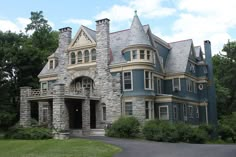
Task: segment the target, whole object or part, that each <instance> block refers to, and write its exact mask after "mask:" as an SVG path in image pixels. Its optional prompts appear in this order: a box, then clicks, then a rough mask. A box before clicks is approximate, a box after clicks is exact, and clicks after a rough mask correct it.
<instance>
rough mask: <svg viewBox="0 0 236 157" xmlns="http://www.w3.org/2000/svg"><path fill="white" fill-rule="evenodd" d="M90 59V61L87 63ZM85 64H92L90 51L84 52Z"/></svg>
mask: <svg viewBox="0 0 236 157" xmlns="http://www.w3.org/2000/svg"><path fill="white" fill-rule="evenodd" d="M86 52H88V55H87V56H86ZM86 59H88V61H86ZM83 63H90V52H89V50H84V62H83Z"/></svg>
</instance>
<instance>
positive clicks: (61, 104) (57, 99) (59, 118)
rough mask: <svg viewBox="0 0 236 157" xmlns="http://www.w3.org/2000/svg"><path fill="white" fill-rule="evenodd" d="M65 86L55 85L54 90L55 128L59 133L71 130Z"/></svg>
mask: <svg viewBox="0 0 236 157" xmlns="http://www.w3.org/2000/svg"><path fill="white" fill-rule="evenodd" d="M64 92H65V85H64V84H60V83H58V84H55V85H54V89H53V105H52V106H53V127H54V128H55V129H56V130H57V131H65V130H69V114H68V108H67V107H66V104H65V98H64Z"/></svg>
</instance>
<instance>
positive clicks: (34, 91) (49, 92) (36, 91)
mask: <svg viewBox="0 0 236 157" xmlns="http://www.w3.org/2000/svg"><path fill="white" fill-rule="evenodd" d="M47 95H53V90H47V89H42V90H41V89H32V90H31V94H30V96H32V97H36V96H47Z"/></svg>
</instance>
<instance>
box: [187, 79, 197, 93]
mask: <svg viewBox="0 0 236 157" xmlns="http://www.w3.org/2000/svg"><path fill="white" fill-rule="evenodd" d="M186 86H187V91H189V92H192V91H194V92H195V93H196V83H195V82H194V81H192V80H190V79H186Z"/></svg>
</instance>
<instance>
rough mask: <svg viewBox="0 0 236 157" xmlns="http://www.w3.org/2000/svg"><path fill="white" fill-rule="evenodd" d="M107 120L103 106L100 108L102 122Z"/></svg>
mask: <svg viewBox="0 0 236 157" xmlns="http://www.w3.org/2000/svg"><path fill="white" fill-rule="evenodd" d="M106 119H107V116H106V106H103V107H102V120H104V121H105V120H106Z"/></svg>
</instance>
